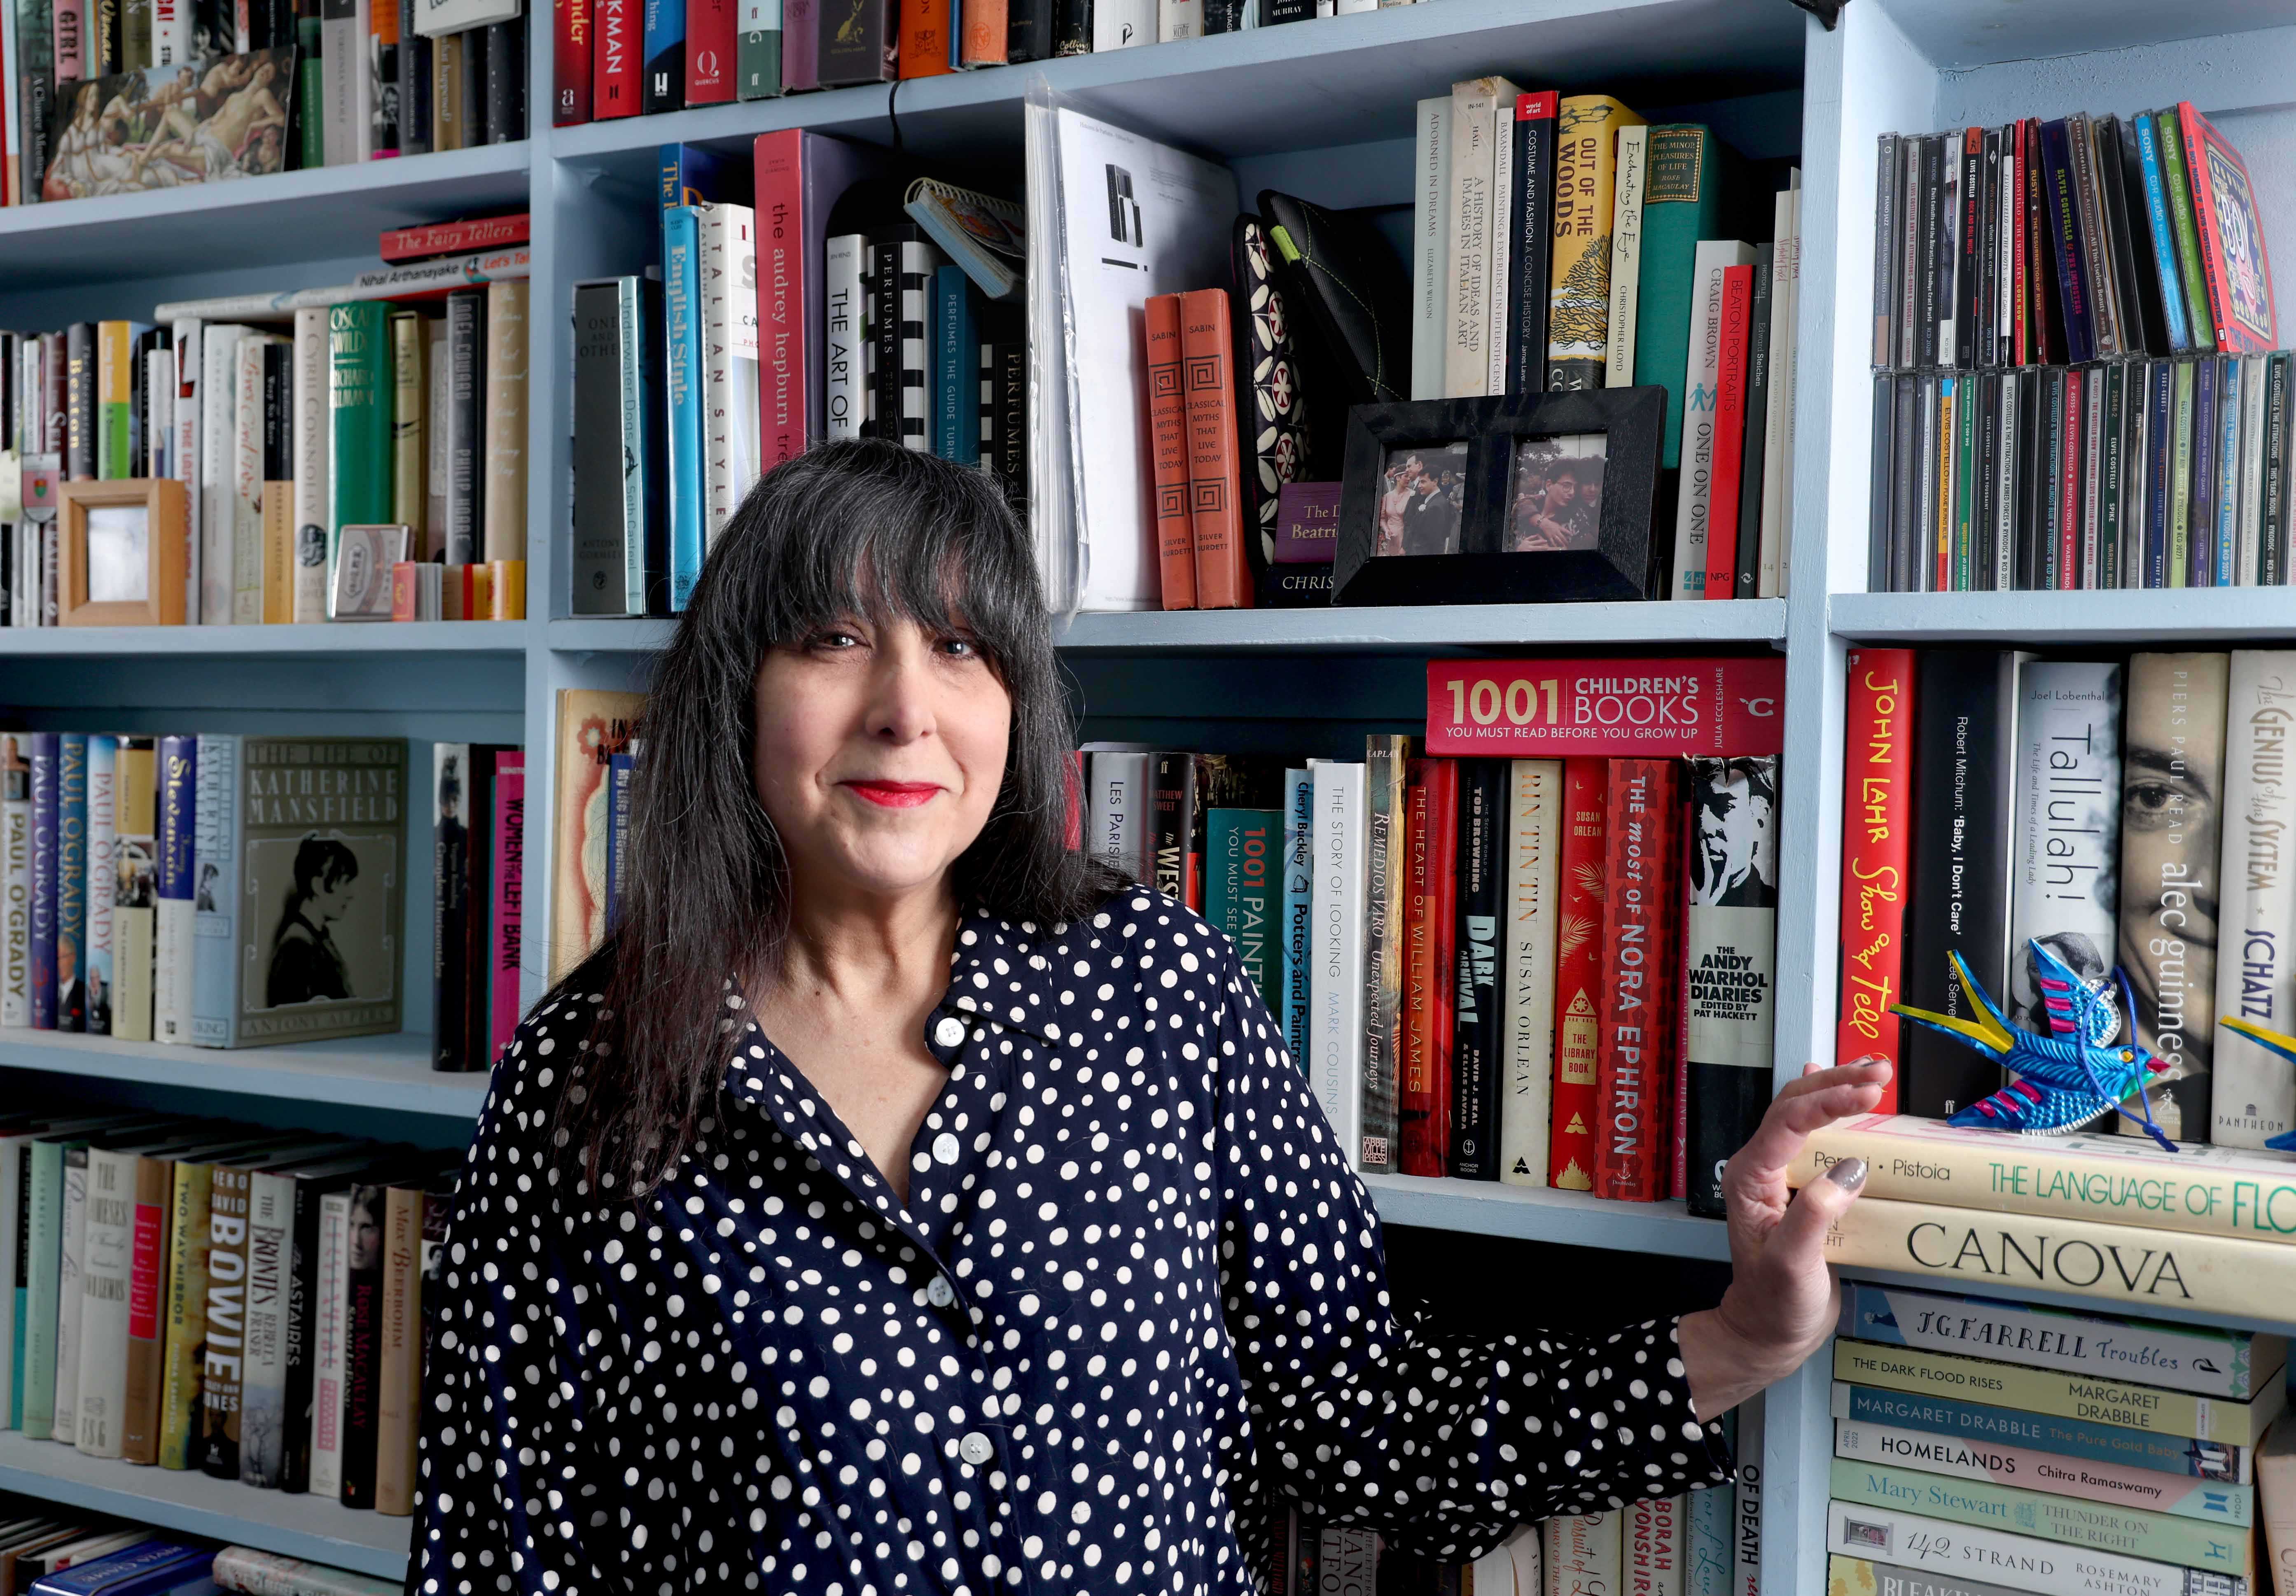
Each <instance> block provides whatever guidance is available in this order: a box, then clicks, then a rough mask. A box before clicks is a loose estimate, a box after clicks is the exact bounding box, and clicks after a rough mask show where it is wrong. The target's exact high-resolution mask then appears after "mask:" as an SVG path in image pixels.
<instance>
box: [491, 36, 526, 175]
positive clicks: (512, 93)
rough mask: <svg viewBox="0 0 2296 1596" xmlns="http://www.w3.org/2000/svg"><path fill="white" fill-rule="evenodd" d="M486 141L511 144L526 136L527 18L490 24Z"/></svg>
mask: <svg viewBox="0 0 2296 1596" xmlns="http://www.w3.org/2000/svg"><path fill="white" fill-rule="evenodd" d="M482 31H483V32H484V33H485V34H486V36H487V119H486V133H485V141H486V142H487V143H489V144H514V143H517V142H518V141H519V140H521V139H522V138H524V137H525V136H526V19H525V18H523V17H516V18H512V20H510V21H507V22H489V23H488V24H487V26H486V27H485V29H482Z"/></svg>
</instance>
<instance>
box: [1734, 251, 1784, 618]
mask: <svg viewBox="0 0 2296 1596" xmlns="http://www.w3.org/2000/svg"><path fill="white" fill-rule="evenodd" d="M1777 248H1778V247H1777V245H1776V244H1775V243H1766V244H1758V245H1756V246H1755V248H1754V299H1753V303H1752V304H1751V305H1750V306H1749V307H1747V311H1746V433H1745V440H1744V442H1743V444H1742V445H1741V446H1740V462H1741V463H1740V465H1739V468H1738V569H1737V570H1736V571H1735V572H1734V573H1733V575H1732V577H1731V585H1730V593H1731V595H1732V596H1733V597H1734V598H1741V599H1751V598H1754V597H1757V596H1758V595H1759V590H1760V582H1761V566H1762V537H1761V527H1762V449H1763V445H1764V443H1765V441H1766V440H1767V437H1768V433H1769V416H1768V411H1769V407H1770V274H1771V272H1772V271H1773V269H1774V268H1775V263H1776V259H1777Z"/></svg>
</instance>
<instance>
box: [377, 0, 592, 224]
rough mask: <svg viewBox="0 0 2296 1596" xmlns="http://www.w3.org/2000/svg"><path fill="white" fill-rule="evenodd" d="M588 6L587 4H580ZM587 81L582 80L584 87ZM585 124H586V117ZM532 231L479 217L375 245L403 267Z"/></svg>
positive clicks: (516, 219)
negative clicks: (414, 262) (413, 262)
mask: <svg viewBox="0 0 2296 1596" xmlns="http://www.w3.org/2000/svg"><path fill="white" fill-rule="evenodd" d="M582 3H583V4H588V3H589V0H582ZM588 81H589V78H587V77H586V76H585V78H583V82H584V83H587V82H588ZM584 120H588V118H587V117H585V118H584ZM531 233H532V227H531V225H530V223H529V218H528V216H527V213H526V212H525V211H522V210H521V211H520V212H518V214H516V215H515V216H506V217H475V218H473V219H471V220H470V221H464V222H434V223H432V224H431V225H430V226H428V227H393V228H392V229H391V230H390V231H389V232H388V233H384V234H383V235H382V238H381V241H380V243H379V245H378V250H377V252H378V253H380V254H381V257H382V258H383V260H384V262H385V263H386V264H387V265H390V266H406V265H407V264H408V263H410V262H412V261H417V260H432V259H435V258H438V257H439V256H441V255H475V254H477V253H478V252H479V251H480V250H510V249H515V248H516V247H518V246H519V245H521V244H523V243H526V242H528V241H529V237H530V234H531Z"/></svg>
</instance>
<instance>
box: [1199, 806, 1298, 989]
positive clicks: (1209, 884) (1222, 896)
mask: <svg viewBox="0 0 2296 1596" xmlns="http://www.w3.org/2000/svg"><path fill="white" fill-rule="evenodd" d="M1281 820H1282V816H1281V815H1279V814H1277V813H1276V812H1275V810H1273V809H1234V808H1226V807H1220V808H1214V809H1211V810H1210V811H1208V812H1207V815H1206V831H1207V848H1206V854H1205V860H1204V918H1205V919H1206V920H1207V921H1210V922H1211V924H1212V926H1213V927H1214V929H1217V930H1218V931H1219V932H1220V933H1221V934H1222V935H1223V936H1225V937H1227V939H1228V941H1229V943H1230V944H1231V945H1233V946H1234V949H1235V954H1236V962H1238V963H1239V964H1241V965H1242V968H1243V972H1244V974H1245V975H1247V976H1249V977H1250V978H1251V985H1252V989H1253V990H1254V991H1256V992H1258V993H1259V997H1260V1001H1261V1002H1262V1003H1267V1004H1268V1005H1269V1006H1270V1008H1271V1009H1272V1008H1273V1007H1274V1006H1275V1004H1276V1003H1280V1002H1281V1001H1282V993H1281V991H1280V990H1279V987H1278V985H1277V971H1276V969H1275V964H1274V962H1273V961H1272V960H1271V956H1270V955H1271V953H1272V952H1274V951H1275V950H1273V949H1271V946H1270V936H1269V933H1270V928H1271V927H1273V926H1274V925H1275V921H1276V913H1275V898H1274V896H1273V894H1272V892H1271V890H1270V881H1271V873H1270V872H1271V871H1272V869H1273V868H1274V866H1275V862H1276V856H1277V853H1278V850H1279V849H1280V848H1281V847H1282V842H1281V839H1280V837H1279V834H1278V832H1279V822H1280V821H1281Z"/></svg>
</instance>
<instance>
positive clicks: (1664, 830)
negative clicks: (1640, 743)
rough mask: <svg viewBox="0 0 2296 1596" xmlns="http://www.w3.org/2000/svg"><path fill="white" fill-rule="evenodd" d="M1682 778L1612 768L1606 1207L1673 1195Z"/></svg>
mask: <svg viewBox="0 0 2296 1596" xmlns="http://www.w3.org/2000/svg"><path fill="white" fill-rule="evenodd" d="M1681 815H1682V778H1681V769H1680V766H1679V765H1677V764H1675V763H1674V762H1673V761H1671V760H1662V759H1614V760H1612V761H1611V773H1610V814H1609V815H1608V817H1607V819H1606V821H1605V823H1604V824H1605V827H1606V830H1607V831H1608V836H1607V839H1606V841H1607V844H1608V856H1607V857H1606V858H1605V860H1604V862H1603V878H1604V897H1603V975H1602V991H1601V1015H1602V1019H1601V1027H1602V1028H1601V1031H1600V1034H1599V1035H1600V1042H1599V1045H1600V1049H1601V1063H1600V1066H1599V1069H1600V1077H1601V1083H1602V1084H1601V1093H1602V1095H1601V1101H1600V1107H1601V1120H1600V1127H1599V1130H1598V1132H1597V1134H1596V1140H1595V1195H1596V1196H1598V1197H1609V1198H1614V1199H1625V1200H1628V1201H1632V1202H1654V1201H1657V1200H1659V1199H1661V1198H1663V1197H1665V1196H1666V1195H1667V1185H1668V1180H1667V1174H1668V1163H1669V1159H1668V1157H1667V1149H1666V1146H1665V1143H1664V1141H1663V1130H1662V1127H1663V1126H1665V1125H1667V1124H1668V1123H1669V1113H1668V1104H1669V1093H1670V1092H1671V1091H1672V1090H1673V1087H1674V1063H1675V1056H1674V1055H1675V1043H1676V1037H1675V1035H1673V1029H1674V1027H1673V1025H1672V1024H1671V1021H1670V1019H1669V1016H1670V1014H1671V1012H1672V1011H1673V1004H1674V1002H1675V998H1676V992H1675V983H1676V977H1677V966H1676V963H1675V960H1676V957H1677V954H1678V953H1679V949H1680V945H1681V944H1680V940H1679V937H1680V931H1681V922H1680V909H1679V905H1678V904H1677V901H1676V895H1677V893H1679V892H1680V891H1681V887H1682V879H1681V874H1680V872H1681V868H1682V860H1681V846H1682V821H1681Z"/></svg>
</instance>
